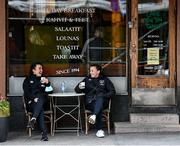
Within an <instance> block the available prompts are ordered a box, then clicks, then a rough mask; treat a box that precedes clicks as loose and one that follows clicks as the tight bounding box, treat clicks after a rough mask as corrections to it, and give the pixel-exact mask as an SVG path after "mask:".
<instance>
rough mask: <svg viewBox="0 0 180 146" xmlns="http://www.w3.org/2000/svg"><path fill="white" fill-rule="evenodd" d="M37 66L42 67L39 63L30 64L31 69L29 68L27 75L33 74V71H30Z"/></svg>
mask: <svg viewBox="0 0 180 146" xmlns="http://www.w3.org/2000/svg"><path fill="white" fill-rule="evenodd" d="M37 65H41V66H43V65H42V63H40V62H35V63H32V64H31V67H30V71H29V74H30V75H32V74H33V71H32V70H33V69H35V68H36V66H37Z"/></svg>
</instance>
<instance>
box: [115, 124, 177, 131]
mask: <svg viewBox="0 0 180 146" xmlns="http://www.w3.org/2000/svg"><path fill="white" fill-rule="evenodd" d="M114 128H115V133H133V132H134V133H135V132H179V131H180V125H176V124H175V125H174V124H141V123H130V122H115V123H114Z"/></svg>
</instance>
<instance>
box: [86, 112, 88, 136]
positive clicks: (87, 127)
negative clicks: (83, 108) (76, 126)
mask: <svg viewBox="0 0 180 146" xmlns="http://www.w3.org/2000/svg"><path fill="white" fill-rule="evenodd" d="M85 130H86V132H85V134H86V135H87V134H88V116H87V114H86V113H85Z"/></svg>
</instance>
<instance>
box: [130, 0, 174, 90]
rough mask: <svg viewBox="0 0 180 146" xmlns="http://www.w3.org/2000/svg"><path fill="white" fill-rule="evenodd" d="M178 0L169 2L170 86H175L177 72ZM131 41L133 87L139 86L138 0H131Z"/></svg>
mask: <svg viewBox="0 0 180 146" xmlns="http://www.w3.org/2000/svg"><path fill="white" fill-rule="evenodd" d="M175 8H176V0H170V3H169V10H170V11H169V21H168V24H169V49H168V50H169V52H168V53H169V57H168V58H169V60H168V62H169V78H168V80H169V86H168V87H169V88H175V83H176V81H175V80H176V79H175V73H176V66H175V64H176V57H175V56H176V55H175V50H176V45H175V43H176V13H175ZM131 22H132V28H131V37H130V38H131V41H130V59H131V88H137V87H138V0H133V1H131Z"/></svg>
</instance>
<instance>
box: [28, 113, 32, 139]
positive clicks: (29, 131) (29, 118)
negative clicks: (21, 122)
mask: <svg viewBox="0 0 180 146" xmlns="http://www.w3.org/2000/svg"><path fill="white" fill-rule="evenodd" d="M30 121H31V116H29V115H28V123H29V122H30ZM28 133H29V137H31V136H32V131H31V128H28Z"/></svg>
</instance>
